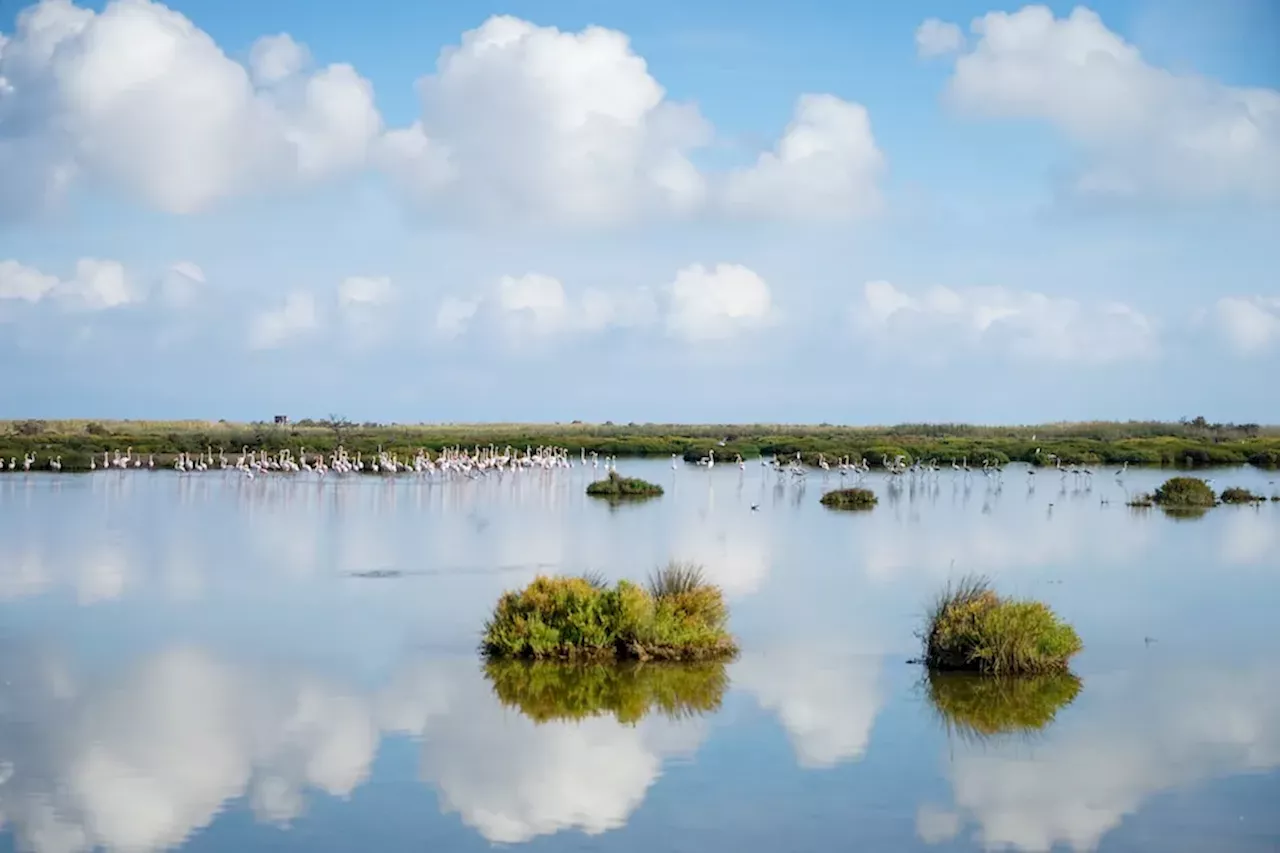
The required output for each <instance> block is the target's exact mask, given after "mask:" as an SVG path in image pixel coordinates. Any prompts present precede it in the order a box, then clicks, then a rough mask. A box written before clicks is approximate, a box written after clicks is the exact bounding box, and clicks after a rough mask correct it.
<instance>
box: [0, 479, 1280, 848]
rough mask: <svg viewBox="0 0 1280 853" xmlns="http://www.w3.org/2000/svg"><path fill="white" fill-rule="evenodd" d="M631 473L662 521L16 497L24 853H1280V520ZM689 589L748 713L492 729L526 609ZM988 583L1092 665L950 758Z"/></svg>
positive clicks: (241, 487) (436, 488)
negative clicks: (940, 659)
mask: <svg viewBox="0 0 1280 853" xmlns="http://www.w3.org/2000/svg"><path fill="white" fill-rule="evenodd" d="M619 469H620V471H621V473H623V474H628V475H635V476H641V477H644V478H645V479H649V480H652V481H655V482H657V483H659V484H661V485H662V486H663V487H664V488H665V489H666V495H665V496H664V497H662V498H659V499H657V500H653V501H649V502H646V503H643V504H634V505H632V504H628V505H622V506H611V505H609V504H608V503H603V502H600V501H597V500H593V499H590V498H588V497H586V496H585V495H584V494H583V491H584V487H585V484H586V482H588V481H589V479H590V477H589V475H588V472H587V471H584V470H583V469H581V468H577V469H574V470H572V471H559V472H555V473H553V474H542V473H537V474H530V473H522V474H519V475H515V476H511V475H508V476H507V477H505V478H504V479H502V480H499V479H497V478H496V477H495V478H490V479H485V480H478V481H469V480H468V481H459V482H447V483H434V482H427V481H421V480H418V479H414V478H402V479H399V480H383V479H378V478H370V477H365V478H355V477H349V478H346V479H334V478H329V479H327V480H324V481H323V482H320V481H317V480H316V479H314V478H311V479H305V480H304V479H301V478H298V479H292V480H291V479H284V478H271V477H263V478H258V479H256V480H253V481H249V480H245V479H241V478H240V477H238V476H235V475H232V476H226V475H223V474H222V473H220V472H219V473H214V472H208V473H199V474H191V475H178V474H174V473H173V472H169V471H165V472H155V473H152V472H101V473H98V474H92V475H67V476H56V475H30V476H24V475H22V474H15V475H9V474H5V475H3V476H0V669H2V670H3V676H4V680H3V687H0V690H2V691H3V693H0V760H3V761H4V762H5V764H4V765H3V766H0V778H4V779H5V781H4V782H3V785H0V814H2V815H3V820H4V825H3V832H4V835H3V838H2V839H0V849H21V850H35V851H40V852H41V853H54V851H58V853H62V852H63V851H73V850H83V849H90V848H92V847H94V846H101V847H104V848H106V849H112V850H129V851H143V850H161V849H168V848H171V847H177V846H183V848H184V849H189V850H237V851H240V850H243V851H259V850H267V849H270V850H298V851H303V850H305V851H318V850H348V849H353V848H365V849H376V850H380V851H395V850H415V851H416V850H424V849H450V850H467V849H476V850H479V849H486V848H488V847H489V846H490V845H491V843H493V842H502V843H510V844H520V845H521V846H523V847H525V848H526V849H530V850H535V849H536V850H542V849H547V850H587V849H591V850H595V849H601V850H618V851H645V853H647V851H650V850H657V849H669V850H690V851H705V850H720V849H738V850H741V851H747V853H750V851H761V853H763V851H775V850H794V851H804V850H814V851H818V850H821V851H827V850H831V849H839V848H853V849H859V850H877V851H879V850H883V851H903V850H908V851H909V850H938V851H944V850H945V851H951V850H976V849H1015V850H1027V851H1031V850H1050V849H1054V848H1055V847H1057V848H1059V849H1064V850H1069V849H1074V850H1094V849H1099V850H1160V851H1183V850H1185V851H1191V850H1214V851H1264V850H1265V851H1273V850H1275V849H1277V846H1280V809H1277V808H1276V804H1277V803H1280V634H1278V633H1277V630H1276V627H1275V621H1274V619H1275V613H1276V612H1277V609H1278V608H1280V503H1267V504H1264V505H1262V506H1256V507H1255V506H1243V507H1225V506H1224V507H1218V508H1215V509H1213V510H1211V511H1210V512H1209V513H1208V514H1206V515H1205V516H1203V517H1202V518H1198V519H1193V520H1185V519H1174V518H1170V517H1167V516H1165V515H1164V514H1163V513H1162V512H1160V511H1159V510H1153V511H1151V510H1149V511H1134V510H1131V509H1128V508H1127V507H1125V506H1124V503H1125V499H1126V492H1137V491H1146V490H1150V489H1151V488H1152V487H1154V486H1155V485H1157V484H1158V483H1159V482H1161V481H1162V480H1163V479H1164V477H1166V476H1168V473H1167V472H1159V471H1130V472H1129V473H1128V474H1127V475H1126V477H1125V478H1124V481H1123V483H1119V482H1117V481H1115V479H1114V478H1113V477H1111V476H1110V475H1109V474H1108V475H1106V476H1102V475H1097V476H1095V477H1094V479H1095V481H1096V482H1093V483H1092V484H1087V483H1085V482H1084V481H1083V480H1080V481H1079V482H1077V478H1074V477H1068V478H1066V479H1065V480H1064V479H1062V478H1061V477H1059V476H1058V475H1057V474H1056V473H1054V472H1047V471H1041V472H1040V473H1038V474H1036V475H1034V476H1028V475H1027V474H1025V473H1024V469H1019V468H1018V467H1016V466H1015V467H1011V468H1010V469H1009V470H1008V471H1006V473H1005V474H1004V476H1003V478H1002V479H1003V482H1002V485H997V483H996V482H994V481H992V480H989V479H986V478H984V477H982V476H981V475H980V474H975V475H972V476H970V477H969V478H967V479H966V478H963V477H960V476H956V475H953V473H952V472H951V471H949V470H948V471H943V472H941V473H940V474H939V475H938V476H937V477H936V479H931V480H929V481H927V482H917V483H916V484H915V485H914V487H913V486H912V485H911V484H910V483H909V482H899V484H898V487H891V486H890V484H889V481H888V480H887V479H886V478H884V477H882V476H876V475H873V476H871V477H868V478H867V480H866V484H867V485H869V486H870V487H871V488H872V489H874V490H875V491H876V493H877V495H878V496H879V497H880V504H879V506H878V507H877V508H876V509H874V510H872V511H870V512H863V513H849V512H839V511H831V510H827V509H825V508H823V507H821V506H820V505H819V504H818V499H819V498H820V497H821V494H822V492H823V490H824V483H823V481H822V478H821V476H820V475H819V474H818V473H816V472H815V473H813V474H811V475H810V476H809V477H808V478H807V481H805V482H803V483H797V482H795V481H793V480H792V479H791V478H782V479H781V481H780V480H779V478H778V477H777V475H775V474H773V473H772V472H766V471H764V470H762V469H761V467H760V466H759V464H758V463H749V464H748V465H747V468H746V470H745V471H739V470H738V468H737V467H736V466H732V465H730V466H717V467H716V469H715V470H714V471H712V472H707V471H705V470H701V469H698V468H695V467H693V466H681V468H680V470H679V471H676V472H672V471H671V470H670V468H669V466H668V463H667V462H666V461H662V462H658V461H651V462H644V461H627V460H622V461H621V462H620V463H619ZM1204 476H1208V477H1211V478H1212V479H1213V480H1214V485H1215V486H1216V487H1217V488H1219V489H1221V488H1223V487H1225V486H1228V485H1243V486H1246V487H1249V488H1252V489H1253V490H1254V491H1257V492H1261V493H1263V494H1265V495H1270V494H1273V493H1274V492H1275V491H1276V490H1277V488H1280V487H1278V486H1277V485H1276V484H1274V483H1270V482H1269V481H1270V480H1273V479H1276V477H1275V475H1274V474H1269V473H1267V472H1262V471H1257V470H1254V469H1248V468H1246V469H1238V470H1236V469H1232V470H1216V471H1212V472H1208V473H1207V474H1205V475H1204ZM840 482H841V480H840V478H839V477H838V476H835V475H832V476H830V477H829V479H828V480H827V482H826V484H825V485H826V487H830V488H835V487H837V486H838V485H840ZM1033 486H1034V487H1033ZM752 505H758V506H759V510H758V511H752V510H751V509H750V507H751V506H752ZM672 557H674V558H678V559H692V560H697V561H699V562H701V563H703V564H704V565H705V567H706V569H707V572H708V574H709V575H710V576H711V577H712V579H714V580H715V581H717V582H718V583H720V584H721V585H722V586H723V587H724V589H725V590H726V592H727V594H728V596H729V600H730V604H731V607H732V611H733V618H732V620H731V624H732V627H733V629H734V631H735V632H736V633H737V635H738V638H739V640H740V641H741V644H742V647H743V654H742V657H741V658H740V659H739V660H738V661H737V662H735V663H733V664H731V665H730V666H729V667H728V671H727V674H728V681H729V686H728V689H727V690H726V691H725V692H724V694H723V696H722V697H721V700H720V702H719V705H718V708H713V709H712V710H711V711H710V712H709V713H706V714H702V715H698V714H683V715H674V716H668V715H665V714H663V713H661V712H658V711H654V712H652V713H650V714H648V715H647V716H645V717H644V718H643V719H641V720H639V721H638V722H636V723H634V724H630V723H623V722H620V721H619V720H618V718H617V717H616V716H613V715H607V714H606V715H602V716H596V717H589V718H587V719H585V720H582V721H577V722H573V721H564V720H551V721H547V722H542V723H535V722H534V721H533V720H532V719H530V718H529V717H528V716H526V715H525V714H524V713H523V712H522V711H521V710H519V707H518V703H517V704H513V703H511V702H507V703H506V704H504V702H503V701H501V700H500V699H499V697H498V696H497V695H496V694H495V691H494V689H493V686H492V685H491V683H490V682H489V681H488V680H487V679H486V676H485V674H484V672H483V671H482V669H481V666H480V662H479V661H478V659H477V658H476V656H475V652H474V648H475V645H476V641H477V638H478V632H479V629H480V625H481V623H482V622H483V620H484V618H485V616H486V615H487V614H488V612H489V609H490V607H491V606H492V604H493V602H494V600H495V599H496V598H497V596H498V594H499V593H500V592H501V591H502V590H503V589H505V588H508V587H511V586H515V585H518V584H523V583H524V582H526V581H527V580H529V579H530V578H532V577H533V575H534V574H536V573H537V572H539V571H544V572H578V571H582V570H586V569H596V570H601V571H603V572H604V573H605V574H606V575H607V576H609V577H611V578H612V577H621V576H626V577H632V578H637V579H639V578H643V577H644V576H645V574H646V573H647V572H648V571H649V570H650V569H652V568H653V567H654V566H656V565H658V564H660V563H663V562H665V561H666V560H667V559H668V558H672ZM969 570H977V571H982V572H985V573H987V574H989V575H991V576H992V577H993V578H994V579H995V581H996V583H997V585H998V587H999V589H1000V590H1001V591H1002V592H1010V593H1015V594H1023V595H1034V596H1036V597H1038V598H1041V599H1043V600H1045V601H1047V602H1048V603H1050V604H1051V605H1052V606H1053V607H1054V608H1055V609H1056V610H1058V611H1059V612H1060V613H1061V614H1062V615H1063V616H1064V617H1066V618H1067V619H1068V620H1069V621H1071V622H1072V623H1073V624H1074V625H1075V626H1076V628H1077V630H1078V631H1079V632H1080V634H1081V636H1082V637H1083V639H1084V641H1085V644H1086V649H1085V651H1084V652H1083V653H1082V654H1081V655H1080V656H1079V657H1078V658H1077V660H1076V663H1075V666H1074V669H1075V671H1076V673H1077V674H1078V675H1079V676H1080V677H1081V679H1082V681H1083V687H1082V689H1081V690H1080V692H1079V695H1078V696H1077V697H1076V698H1075V700H1074V701H1073V702H1071V703H1070V704H1069V705H1067V706H1066V707H1063V708H1061V709H1059V710H1058V711H1057V714H1056V718H1055V719H1054V720H1053V721H1052V722H1051V723H1050V724H1049V725H1048V726H1046V727H1045V728H1043V729H1039V730H1038V731H1033V732H1027V731H1021V732H1016V733H1011V734H1008V735H997V736H995V737H987V738H983V737H976V736H974V735H973V733H972V732H966V731H964V730H963V729H958V728H956V727H955V726H953V725H952V726H949V725H948V724H947V721H946V720H945V719H943V718H942V717H940V715H939V713H938V712H937V711H936V710H935V709H934V708H933V707H932V706H931V705H930V703H929V701H928V699H927V698H926V693H927V691H926V689H925V687H924V685H922V683H921V672H920V669H919V668H918V667H916V666H913V665H910V664H908V663H906V661H907V659H908V658H910V657H912V656H914V655H915V654H916V652H917V651H918V649H917V643H916V640H915V638H914V637H913V631H914V630H915V629H916V627H917V626H918V619H919V616H920V614H921V612H922V611H923V608H924V605H925V604H926V602H927V600H928V599H929V597H930V596H931V595H932V594H933V593H934V592H935V591H936V590H937V589H938V587H939V586H940V585H941V584H942V583H944V582H945V580H946V579H947V577H948V576H950V575H952V574H956V573H961V572H964V571H969ZM369 572H373V573H379V572H381V573H384V574H386V573H391V574H394V573H396V572H399V573H400V574H399V576H390V577H387V576H384V577H360V576H359V575H360V574H361V573H369Z"/></svg>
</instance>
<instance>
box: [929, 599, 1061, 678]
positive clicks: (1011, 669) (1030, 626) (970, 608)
mask: <svg viewBox="0 0 1280 853" xmlns="http://www.w3.org/2000/svg"><path fill="white" fill-rule="evenodd" d="M920 638H921V640H922V642H923V645H924V662H925V664H926V665H927V666H928V667H929V668H930V669H940V670H967V671H971V672H979V673H983V674H989V675H1027V674H1040V673H1048V672H1062V671H1065V670H1066V669H1067V664H1068V662H1069V661H1070V659H1071V658H1072V657H1073V656H1074V655H1075V654H1076V653H1077V652H1079V651H1080V650H1081V648H1083V645H1082V644H1081V642H1080V638H1079V636H1077V634H1076V632H1075V629H1073V628H1072V627H1071V626H1070V625H1067V624H1065V623H1063V622H1061V621H1060V620H1059V619H1058V617H1057V616H1056V615H1055V614H1054V612H1053V611H1052V610H1051V609H1049V607H1048V606H1046V605H1044V604H1041V603H1040V602H1038V601H1021V600H1017V599H1012V598H1002V597H1001V596H999V595H997V594H996V593H995V592H994V591H993V590H992V589H991V584H990V581H989V580H987V579H986V578H984V577H981V576H977V575H969V576H966V577H963V578H960V579H959V580H957V581H954V582H949V583H948V584H947V587H946V588H945V589H944V590H943V591H942V593H941V594H940V595H939V596H938V598H937V599H936V600H935V601H934V603H933V606H932V607H931V608H930V610H929V613H928V615H927V618H926V622H925V627H924V630H923V631H922V632H921V634H920Z"/></svg>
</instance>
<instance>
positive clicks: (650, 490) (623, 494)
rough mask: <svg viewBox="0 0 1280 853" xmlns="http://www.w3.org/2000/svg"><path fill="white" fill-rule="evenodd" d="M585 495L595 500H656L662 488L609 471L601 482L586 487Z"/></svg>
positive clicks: (597, 481) (637, 478)
mask: <svg viewBox="0 0 1280 853" xmlns="http://www.w3.org/2000/svg"><path fill="white" fill-rule="evenodd" d="M587 494H589V495H591V496H592V497H597V498H656V497H658V496H659V495H661V494H662V486H659V485H658V484H657V483H650V482H648V481H647V480H641V479H640V478H639V477H623V476H622V475H620V474H619V473H618V472H617V471H610V472H609V476H607V477H605V478H604V479H603V480H596V481H595V482H594V483H591V484H590V485H588V486H587Z"/></svg>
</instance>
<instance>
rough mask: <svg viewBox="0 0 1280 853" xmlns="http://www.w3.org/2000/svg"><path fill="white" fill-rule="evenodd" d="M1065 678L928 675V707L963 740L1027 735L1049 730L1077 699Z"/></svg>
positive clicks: (1074, 684)
mask: <svg viewBox="0 0 1280 853" xmlns="http://www.w3.org/2000/svg"><path fill="white" fill-rule="evenodd" d="M1080 688H1081V683H1080V679H1079V678H1077V677H1076V676H1075V675H1074V674H1072V673H1070V672H1051V673H1046V674H1043V675H1026V676H984V675H974V674H973V673H967V672H939V671H936V670H929V671H928V673H927V675H926V677H925V690H926V693H927V695H928V698H929V703H930V704H931V705H932V706H933V708H934V710H935V711H936V712H937V714H938V716H939V718H940V719H941V720H942V721H943V723H944V724H945V726H946V727H947V730H948V731H951V732H954V733H956V734H958V735H960V736H961V737H963V738H979V739H980V738H988V737H997V736H1002V735H1031V734H1034V733H1035V732H1038V731H1040V730H1041V729H1043V728H1045V727H1046V726H1048V725H1049V724H1050V723H1052V722H1053V721H1054V719H1055V718H1056V717H1057V714H1058V712H1059V711H1060V710H1062V709H1063V708H1065V707H1066V706H1067V705H1070V704H1071V703H1072V702H1073V701H1075V698H1076V696H1078V695H1079V694H1080Z"/></svg>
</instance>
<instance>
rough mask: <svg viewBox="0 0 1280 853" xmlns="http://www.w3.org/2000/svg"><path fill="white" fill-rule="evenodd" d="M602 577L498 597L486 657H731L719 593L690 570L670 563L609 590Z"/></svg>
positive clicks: (561, 580) (541, 580)
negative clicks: (643, 582) (643, 580)
mask: <svg viewBox="0 0 1280 853" xmlns="http://www.w3.org/2000/svg"><path fill="white" fill-rule="evenodd" d="M602 581H603V578H598V577H595V576H593V577H591V578H590V579H588V578H585V577H569V578H566V577H556V578H551V577H538V578H535V579H534V581H533V582H532V583H530V584H529V585H528V586H527V587H525V588H524V589H523V590H520V591H510V592H506V593H503V595H502V597H501V598H499V599H498V604H497V606H496V607H495V608H494V611H493V615H492V616H491V617H490V618H489V620H488V621H487V622H486V623H485V626H484V636H483V639H482V641H481V649H482V651H483V652H484V654H485V655H486V656H488V657H490V658H528V659H535V660H540V659H561V660H594V659H601V658H631V659H636V660H717V659H723V658H728V657H733V656H734V655H736V654H737V645H736V643H735V642H734V640H733V637H732V636H731V635H730V634H729V632H728V630H727V627H726V626H727V623H728V617H729V613H728V608H727V607H726V606H725V603H724V595H723V593H722V592H721V590H720V588H719V587H717V586H714V585H712V584H709V583H707V582H705V581H704V580H703V579H702V575H701V570H700V569H699V568H698V567H696V566H688V565H683V564H673V566H668V567H667V568H666V569H663V570H660V571H659V572H657V573H656V574H655V575H654V577H653V578H651V579H650V586H651V589H646V588H645V587H642V586H638V585H636V584H634V583H631V582H630V581H625V580H624V581H619V582H618V583H617V584H616V585H614V586H613V587H609V586H607V585H605V584H604V583H603V582H602Z"/></svg>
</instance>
